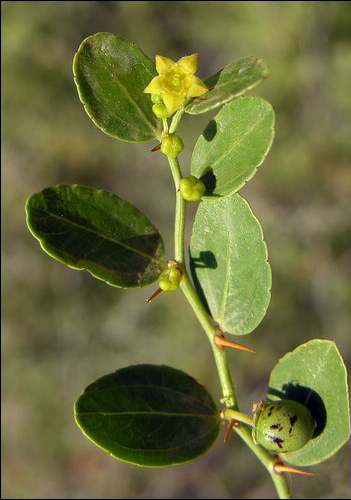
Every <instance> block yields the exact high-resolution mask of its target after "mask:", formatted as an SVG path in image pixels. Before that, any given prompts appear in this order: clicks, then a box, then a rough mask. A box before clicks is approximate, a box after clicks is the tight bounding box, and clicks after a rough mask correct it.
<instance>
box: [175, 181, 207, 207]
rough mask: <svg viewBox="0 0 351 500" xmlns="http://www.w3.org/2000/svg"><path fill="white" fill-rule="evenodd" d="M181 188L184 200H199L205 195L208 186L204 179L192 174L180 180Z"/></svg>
mask: <svg viewBox="0 0 351 500" xmlns="http://www.w3.org/2000/svg"><path fill="white" fill-rule="evenodd" d="M179 190H180V193H181V195H182V197H183V198H184V200H186V201H198V200H201V198H202V196H203V195H204V192H205V191H206V186H205V184H204V183H203V182H202V181H200V180H199V179H197V178H196V177H194V176H193V175H190V176H189V177H183V179H182V180H181V181H180V183H179Z"/></svg>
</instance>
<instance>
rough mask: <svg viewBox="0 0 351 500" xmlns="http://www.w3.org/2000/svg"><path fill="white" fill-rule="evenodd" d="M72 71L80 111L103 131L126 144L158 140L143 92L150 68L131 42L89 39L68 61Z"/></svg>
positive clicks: (103, 35) (102, 35) (114, 38)
mask: <svg viewBox="0 0 351 500" xmlns="http://www.w3.org/2000/svg"><path fill="white" fill-rule="evenodd" d="M73 73H74V79H75V82H76V85H77V89H78V93H79V97H80V100H81V101H82V103H83V104H84V107H85V110H86V112H87V113H88V115H89V116H90V118H91V119H92V120H93V122H94V123H95V125H96V126H97V127H99V128H100V129H101V130H102V131H103V132H105V133H106V134H108V135H111V136H112V137H115V138H117V139H121V140H122V141H131V142H144V141H150V140H152V139H155V138H160V137H161V131H160V126H159V123H160V122H159V121H158V120H157V118H156V116H155V115H154V114H153V112H152V102H151V99H150V96H149V95H147V94H144V92H143V91H144V89H145V88H146V87H147V85H148V84H149V83H150V82H151V80H152V78H153V77H154V76H156V75H157V72H156V68H155V65H154V63H153V62H152V61H151V60H150V59H149V58H148V57H147V56H146V55H145V54H144V53H143V52H142V51H141V50H140V49H139V47H137V46H136V45H135V44H134V43H131V42H130V41H129V40H126V39H124V38H122V37H120V36H115V35H112V34H111V33H96V34H95V35H92V36H89V37H88V38H86V39H85V40H84V41H83V42H82V43H81V45H80V47H79V49H78V52H77V53H76V55H75V57H74V60H73Z"/></svg>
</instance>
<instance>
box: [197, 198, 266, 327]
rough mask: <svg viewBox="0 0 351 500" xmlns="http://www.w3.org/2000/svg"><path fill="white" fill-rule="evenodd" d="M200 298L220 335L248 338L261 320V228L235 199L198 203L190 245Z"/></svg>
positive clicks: (263, 266) (263, 308)
mask: <svg viewBox="0 0 351 500" xmlns="http://www.w3.org/2000/svg"><path fill="white" fill-rule="evenodd" d="M190 254H191V269H192V273H193V278H194V281H195V284H196V285H197V288H198V290H200V295H202V297H203V300H204V302H205V303H206V302H207V305H208V308H209V310H210V312H211V315H212V317H213V319H214V320H215V321H216V322H217V323H218V324H219V326H220V328H221V329H222V330H223V331H226V332H229V333H233V334H235V335H245V334H247V333H250V332H251V331H252V330H253V329H254V328H255V327H256V326H257V325H258V324H259V323H260V321H261V320H262V318H263V317H264V315H265V313H266V310H267V307H268V304H269V300H270V289H271V283H272V277H271V269H270V266H269V264H268V262H267V247H266V244H265V242H264V241H263V234H262V228H261V226H260V224H259V222H258V220H257V219H256V217H255V216H254V215H253V213H252V211H251V208H250V206H249V204H248V203H247V202H246V201H245V200H244V199H243V198H242V197H241V196H239V195H238V194H234V195H231V196H225V197H220V198H206V199H204V200H203V201H202V202H201V203H200V205H199V207H198V210H197V213H196V217H195V222H194V226H193V233H192V237H191V243H190Z"/></svg>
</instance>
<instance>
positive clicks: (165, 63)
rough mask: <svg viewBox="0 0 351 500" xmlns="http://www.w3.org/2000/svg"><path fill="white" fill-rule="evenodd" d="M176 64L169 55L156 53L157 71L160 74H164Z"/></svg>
mask: <svg viewBox="0 0 351 500" xmlns="http://www.w3.org/2000/svg"><path fill="white" fill-rule="evenodd" d="M175 64H176V63H175V62H174V61H172V59H168V57H165V56H159V55H158V54H157V55H156V71H157V73H158V74H159V75H162V74H163V73H164V72H165V71H167V70H168V69H170V68H171V67H172V66H174V65H175Z"/></svg>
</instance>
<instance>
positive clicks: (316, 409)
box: [267, 382, 327, 439]
mask: <svg viewBox="0 0 351 500" xmlns="http://www.w3.org/2000/svg"><path fill="white" fill-rule="evenodd" d="M267 395H268V399H269V395H272V396H277V397H279V398H281V399H289V400H293V401H297V402H298V403H301V404H303V405H304V406H306V408H307V409H308V410H310V412H311V414H312V416H313V418H314V420H315V421H316V428H315V430H314V433H313V436H312V439H314V438H316V437H318V436H319V435H320V434H321V433H322V432H323V430H324V429H325V426H326V424H327V411H326V408H325V404H324V402H323V399H322V398H321V397H320V395H319V394H318V393H317V392H316V391H314V390H313V389H311V388H310V387H306V386H303V385H300V384H299V383H294V382H289V383H288V384H284V385H283V386H282V391H279V390H278V389H273V388H272V387H269V388H268V393H267Z"/></svg>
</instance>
